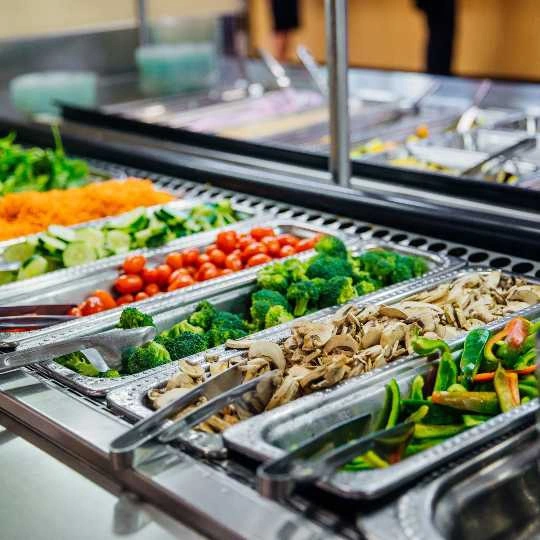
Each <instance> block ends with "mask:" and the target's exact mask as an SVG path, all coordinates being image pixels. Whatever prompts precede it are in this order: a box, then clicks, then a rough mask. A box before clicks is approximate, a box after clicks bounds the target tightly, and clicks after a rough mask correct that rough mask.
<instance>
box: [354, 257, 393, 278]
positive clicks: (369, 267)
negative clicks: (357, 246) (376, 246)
mask: <svg viewBox="0 0 540 540" xmlns="http://www.w3.org/2000/svg"><path fill="white" fill-rule="evenodd" d="M356 262H357V264H358V267H359V269H360V270H363V271H365V272H369V274H370V276H371V277H373V278H375V279H378V280H380V281H381V282H383V283H385V284H386V283H388V280H389V279H390V276H391V274H392V272H393V270H394V268H395V262H394V261H393V260H392V259H391V258H389V257H387V256H385V252H383V251H367V252H366V253H362V255H360V256H359V257H356Z"/></svg>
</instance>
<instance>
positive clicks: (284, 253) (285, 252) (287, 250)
mask: <svg viewBox="0 0 540 540" xmlns="http://www.w3.org/2000/svg"><path fill="white" fill-rule="evenodd" d="M295 253H296V250H295V249H294V247H293V246H290V245H288V244H286V245H284V246H282V247H281V249H280V250H279V256H280V257H289V256H290V255H294V254H295Z"/></svg>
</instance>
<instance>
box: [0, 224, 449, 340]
mask: <svg viewBox="0 0 540 540" xmlns="http://www.w3.org/2000/svg"><path fill="white" fill-rule="evenodd" d="M262 223H263V221H262V219H261V218H258V219H255V218H253V219H250V220H247V221H244V222H239V223H235V224H234V225H231V226H229V227H227V230H236V231H238V232H247V231H249V230H250V229H251V228H252V227H253V226H255V225H257V224H262ZM273 228H274V230H275V231H276V232H277V233H278V234H282V233H289V234H293V235H295V236H297V237H299V238H309V237H311V236H313V235H315V234H319V233H321V234H329V235H334V236H338V237H340V238H341V239H342V240H343V241H344V242H345V243H346V244H347V245H349V246H352V245H353V244H354V243H355V242H357V240H356V239H355V238H354V237H351V236H346V235H344V234H342V233H340V232H339V231H336V230H334V229H332V228H330V227H324V226H319V225H312V224H310V223H303V222H296V221H294V220H279V219H277V220H276V221H275V222H274V223H273ZM218 233H219V229H216V230H215V231H208V232H206V233H201V234H196V235H191V236H189V237H184V238H181V239H178V240H175V241H174V242H172V243H170V244H168V245H166V246H163V247H160V248H156V249H146V250H140V252H141V253H144V254H145V256H146V258H147V260H148V261H149V263H150V264H151V265H154V264H160V263H162V262H163V261H164V259H165V257H166V255H167V254H169V253H172V252H174V251H178V250H183V249H186V248H194V247H196V248H198V249H200V250H204V248H206V247H207V246H209V245H210V244H212V243H214V240H215V238H216V235H217V234H218ZM312 253H313V252H312V251H308V252H305V253H303V254H301V255H302V257H304V258H305V257H307V256H310V255H311V254H312ZM124 258H125V254H124V255H121V256H118V257H110V258H108V259H104V260H102V261H99V262H96V263H94V264H91V265H86V266H83V267H78V268H73V269H66V270H64V271H61V272H56V274H57V275H56V276H54V278H53V276H51V277H50V278H49V279H46V280H44V281H43V282H42V283H41V286H40V287H38V286H37V285H35V286H34V287H33V288H32V289H31V290H28V289H26V282H25V287H24V288H23V287H21V286H19V290H17V291H13V290H12V291H11V294H5V293H4V294H2V289H1V288H0V304H1V305H16V304H24V305H28V304H78V303H80V302H82V301H83V300H84V299H85V298H86V297H87V296H88V295H89V294H90V293H91V292H92V291H95V290H96V289H104V290H111V288H112V286H113V284H114V281H115V279H116V278H117V277H118V267H119V266H120V265H121V263H122V261H123V260H124ZM428 261H429V265H430V268H439V267H441V268H443V267H444V268H446V266H445V265H446V264H452V263H456V260H455V259H453V260H450V259H447V258H441V257H439V256H437V255H435V256H431V255H430V257H429V259H428ZM274 262H275V261H274ZM268 264H272V263H268ZM260 268H261V266H258V267H253V268H248V269H245V270H241V271H239V272H235V273H233V274H229V275H227V276H223V277H220V278H216V279H213V280H208V281H204V282H198V283H195V284H194V285H192V286H189V287H185V288H183V289H180V290H177V291H173V292H171V293H167V294H162V295H159V296H154V297H152V298H149V299H147V300H144V301H141V302H138V303H137V306H138V307H139V306H140V307H141V309H151V307H150V306H154V305H158V306H163V307H162V309H167V308H168V307H176V306H178V305H179V304H182V303H185V301H184V297H185V296H186V295H187V296H190V295H191V294H192V293H193V294H199V295H201V294H202V291H204V290H205V289H206V288H208V287H210V286H212V287H214V286H218V285H220V286H221V287H222V290H227V289H229V288H231V287H234V286H236V284H237V283H238V282H240V283H244V282H245V281H246V280H254V279H255V275H256V273H257V272H258V270H260ZM44 277H45V276H44ZM32 281H34V280H32ZM121 310H122V308H121V307H118V308H114V309H111V310H108V311H105V312H101V313H98V314H96V315H93V316H87V317H84V318H82V319H73V320H70V321H67V322H64V323H61V324H58V325H55V326H51V327H47V328H44V329H42V330H35V331H32V332H24V333H23V332H14V333H12V334H11V335H9V336H8V335H7V334H6V335H4V336H3V338H4V339H9V340H10V341H17V342H19V343H20V345H19V346H20V347H24V346H25V344H26V342H27V341H28V340H34V339H38V338H40V337H44V336H52V335H57V334H60V333H61V334H65V333H67V332H68V331H69V332H77V331H78V330H83V331H85V332H86V333H90V331H93V332H97V331H100V330H103V329H105V327H106V325H107V324H108V323H109V324H110V321H113V320H114V321H115V322H114V324H116V320H117V317H118V314H119V313H120V312H121ZM154 312H156V311H154ZM82 321H84V324H81V322H82Z"/></svg>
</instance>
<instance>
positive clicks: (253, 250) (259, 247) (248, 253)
mask: <svg viewBox="0 0 540 540" xmlns="http://www.w3.org/2000/svg"><path fill="white" fill-rule="evenodd" d="M257 253H264V254H265V255H266V254H267V253H268V249H267V247H266V246H265V245H264V244H262V243H261V242H251V244H249V246H247V247H246V249H244V251H243V252H242V260H243V261H244V262H245V261H247V260H248V259H251V257H253V255H257Z"/></svg>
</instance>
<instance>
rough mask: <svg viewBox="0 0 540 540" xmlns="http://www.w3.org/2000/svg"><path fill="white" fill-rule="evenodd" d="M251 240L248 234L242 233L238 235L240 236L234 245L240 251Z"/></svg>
mask: <svg viewBox="0 0 540 540" xmlns="http://www.w3.org/2000/svg"><path fill="white" fill-rule="evenodd" d="M252 242H253V238H252V237H251V236H249V235H244V236H240V238H238V242H237V243H236V246H237V248H238V249H240V250H241V251H243V250H244V249H246V248H247V247H248V246H249V244H251V243H252Z"/></svg>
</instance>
